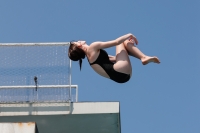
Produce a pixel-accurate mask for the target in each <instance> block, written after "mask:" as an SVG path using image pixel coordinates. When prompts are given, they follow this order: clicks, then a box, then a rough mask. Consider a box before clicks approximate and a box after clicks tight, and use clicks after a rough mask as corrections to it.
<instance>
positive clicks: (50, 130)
mask: <svg viewBox="0 0 200 133" xmlns="http://www.w3.org/2000/svg"><path fill="white" fill-rule="evenodd" d="M15 122H22V123H26V122H35V123H36V125H37V130H36V131H37V132H39V133H67V132H69V133H120V132H121V129H120V108H119V102H78V103H28V104H0V123H15ZM27 133H28V132H27Z"/></svg>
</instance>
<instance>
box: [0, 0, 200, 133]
mask: <svg viewBox="0 0 200 133" xmlns="http://www.w3.org/2000/svg"><path fill="white" fill-rule="evenodd" d="M199 6H200V1H199V0H165V1H164V0H98V1H97V0H57V1H56V0H46V1H44V0H43V1H41V0H33V1H30V0H29V1H28V0H18V1H16V0H1V1H0V18H1V19H0V42H1V43H3V42H68V41H71V40H86V41H87V43H88V44H90V43H91V42H94V41H108V40H112V39H115V38H117V37H119V36H121V35H124V34H126V33H133V34H134V35H135V36H136V37H137V39H138V41H139V45H138V48H139V49H140V50H141V51H143V52H144V53H145V54H147V55H156V56H158V57H159V59H160V60H161V64H160V65H157V64H153V63H152V64H148V65H147V66H143V65H142V64H141V62H140V61H139V60H137V59H135V58H133V57H130V59H131V63H132V67H133V74H132V78H131V80H130V81H129V82H127V83H125V84H118V83H115V82H113V81H111V80H109V79H106V78H103V77H101V76H99V75H97V74H96V73H95V72H94V71H93V70H92V69H91V68H90V66H89V64H88V62H87V60H84V61H83V66H82V70H81V71H80V69H79V65H78V62H73V64H72V67H73V69H72V75H73V77H72V83H73V84H77V85H78V86H79V101H120V111H121V128H122V133H199V132H200V69H199V68H200V60H199V57H200V52H199V50H200V46H199V45H200V43H199V42H200V37H199V36H200V15H199V13H200V8H199ZM106 50H107V52H108V53H109V54H111V55H114V54H115V48H109V49H106Z"/></svg>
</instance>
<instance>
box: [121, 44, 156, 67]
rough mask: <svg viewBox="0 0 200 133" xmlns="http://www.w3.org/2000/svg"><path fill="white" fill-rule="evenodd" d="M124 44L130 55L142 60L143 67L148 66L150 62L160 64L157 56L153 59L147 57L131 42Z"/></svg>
mask: <svg viewBox="0 0 200 133" xmlns="http://www.w3.org/2000/svg"><path fill="white" fill-rule="evenodd" d="M123 44H124V46H125V48H126V50H127V51H128V54H129V55H131V56H134V57H136V58H138V59H140V60H141V62H142V64H143V65H146V64H148V63H149V62H154V63H160V61H159V59H158V58H157V57H156V56H153V57H151V56H147V55H145V54H144V53H143V52H142V51H140V50H139V49H138V48H137V47H136V46H135V45H134V44H133V43H132V42H131V41H130V40H126V41H124V43H123Z"/></svg>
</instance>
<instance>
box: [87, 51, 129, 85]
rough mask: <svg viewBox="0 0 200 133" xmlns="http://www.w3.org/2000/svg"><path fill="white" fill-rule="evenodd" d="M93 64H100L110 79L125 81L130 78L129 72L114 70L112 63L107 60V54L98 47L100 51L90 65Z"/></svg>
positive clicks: (119, 81)
mask: <svg viewBox="0 0 200 133" xmlns="http://www.w3.org/2000/svg"><path fill="white" fill-rule="evenodd" d="M93 64H98V65H100V66H101V67H102V68H103V69H104V70H105V71H106V73H107V74H108V75H109V77H110V79H112V80H114V81H115V82H118V83H125V82H127V81H128V80H129V79H130V75H129V74H125V73H121V72H117V71H115V69H114V68H113V65H114V63H113V62H111V61H110V60H109V57H108V54H107V52H106V51H105V50H102V49H100V53H99V56H98V58H97V59H96V61H94V62H93V63H90V65H93Z"/></svg>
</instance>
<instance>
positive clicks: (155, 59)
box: [141, 56, 160, 65]
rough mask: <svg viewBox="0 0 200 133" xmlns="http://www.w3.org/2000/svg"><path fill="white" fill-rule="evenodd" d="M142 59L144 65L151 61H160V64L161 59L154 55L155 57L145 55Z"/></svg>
mask: <svg viewBox="0 0 200 133" xmlns="http://www.w3.org/2000/svg"><path fill="white" fill-rule="evenodd" d="M141 61H142V64H143V65H146V64H148V63H150V62H154V63H158V64H159V63H160V61H159V59H158V58H157V57H156V56H153V57H150V56H145V57H143V58H142V59H141Z"/></svg>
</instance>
